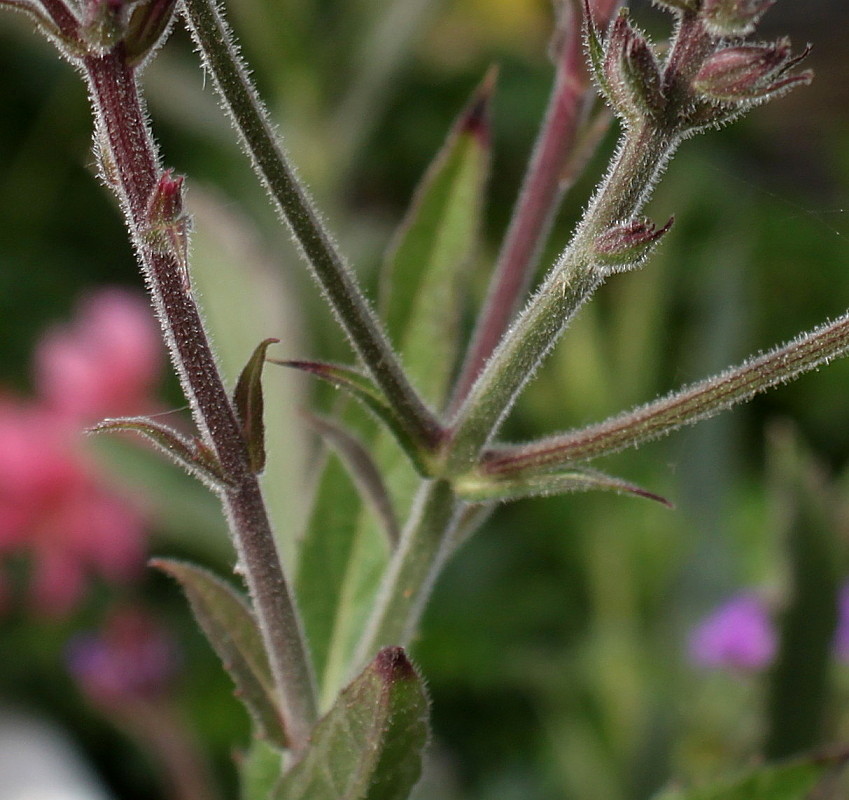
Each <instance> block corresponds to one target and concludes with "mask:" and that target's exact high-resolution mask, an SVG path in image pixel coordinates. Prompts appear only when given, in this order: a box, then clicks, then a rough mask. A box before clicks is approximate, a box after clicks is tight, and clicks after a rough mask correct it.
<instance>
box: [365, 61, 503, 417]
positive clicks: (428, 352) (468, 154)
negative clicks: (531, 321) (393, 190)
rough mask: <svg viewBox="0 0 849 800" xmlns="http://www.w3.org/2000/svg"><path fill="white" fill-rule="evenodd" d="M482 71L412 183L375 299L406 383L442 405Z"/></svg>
mask: <svg viewBox="0 0 849 800" xmlns="http://www.w3.org/2000/svg"><path fill="white" fill-rule="evenodd" d="M494 83H495V72H494V71H490V72H489V73H488V74H487V76H486V78H485V79H484V81H483V83H482V84H481V85H480V86H479V87H478V89H477V90H476V92H475V93H474V95H473V96H472V98H471V100H470V101H469V104H468V105H467V106H466V108H465V109H464V110H463V112H462V113H461V115H460V117H459V118H458V120H457V122H456V123H455V125H454V127H453V128H452V130H451V132H450V133H449V135H448V139H447V140H446V142H445V144H444V145H443V147H442V149H441V150H440V152H439V153H438V154H437V156H436V158H435V160H434V161H433V163H432V164H431V166H430V168H429V169H428V171H427V172H426V173H425V176H424V178H423V180H422V182H421V184H420V185H419V187H418V189H417V190H416V192H415V195H414V197H413V202H412V205H411V207H410V209H409V211H408V212H407V214H406V216H405V218H404V220H403V222H402V223H401V226H400V228H399V230H398V232H397V233H396V235H395V239H394V241H393V243H392V246H391V248H390V251H389V254H388V256H387V260H386V263H385V266H384V273H383V281H384V283H383V287H382V288H383V293H382V298H381V301H382V302H381V305H382V308H383V310H384V317H385V318H386V323H387V328H388V329H389V335H390V337H391V338H392V340H393V341H394V342H396V343H397V344H398V346H399V347H400V350H401V355H402V357H403V361H404V365H405V367H406V369H407V373H408V375H409V376H410V380H411V382H412V383H413V385H415V386H417V387H418V388H419V390H420V391H421V392H422V394H423V395H424V397H425V398H426V399H427V400H429V401H431V402H432V403H434V404H436V405H438V406H439V405H442V403H443V402H444V401H445V397H446V394H447V392H448V383H449V380H450V378H451V375H452V374H453V370H454V367H455V360H456V357H457V349H458V345H459V341H460V329H459V325H460V317H461V311H462V302H463V298H464V294H465V291H464V290H465V288H466V286H467V285H468V276H469V274H470V273H471V270H470V269H469V266H470V263H471V261H472V258H473V256H474V251H475V245H476V242H477V234H478V229H479V225H480V218H481V211H482V208H483V200H484V193H485V188H486V180H487V175H488V172H489V160H490V159H489V153H490V135H489V106H490V101H491V97H492V92H493V88H494Z"/></svg>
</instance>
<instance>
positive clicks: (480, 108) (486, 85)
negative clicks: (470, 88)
mask: <svg viewBox="0 0 849 800" xmlns="http://www.w3.org/2000/svg"><path fill="white" fill-rule="evenodd" d="M497 82H498V66H497V65H496V64H493V65H492V66H491V67H490V68H489V69H488V70H487V72H486V75H484V78H483V80H482V81H481V83H480V85H479V86H478V88H477V90H476V91H475V93H474V94H473V95H472V98H471V100H470V101H469V105H468V106H467V108H466V111H465V112H464V114H463V116H462V117H461V118H460V124H459V130H460V132H461V133H466V134H469V135H470V136H473V137H475V138H476V139H477V140H478V141H480V142H481V143H482V144H484V145H486V144H488V143H489V139H490V128H491V125H490V108H491V106H492V97H493V95H494V94H495V86H496V83H497Z"/></svg>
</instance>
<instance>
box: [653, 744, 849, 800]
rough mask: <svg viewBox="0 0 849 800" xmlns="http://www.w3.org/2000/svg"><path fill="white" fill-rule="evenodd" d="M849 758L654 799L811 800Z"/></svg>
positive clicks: (780, 768) (756, 773) (764, 770)
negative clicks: (816, 791)
mask: <svg viewBox="0 0 849 800" xmlns="http://www.w3.org/2000/svg"><path fill="white" fill-rule="evenodd" d="M846 759H847V753H839V754H835V755H832V756H825V757H822V758H812V759H804V760H798V761H790V762H787V763H783V764H778V765H773V766H768V767H760V768H758V769H754V770H751V771H749V772H747V773H745V774H743V775H740V776H738V777H737V778H733V779H731V780H728V781H723V782H721V783H715V784H713V785H710V786H704V787H701V788H698V789H673V790H672V791H667V792H662V793H661V794H659V795H656V796H655V798H654V800H808V798H810V797H812V792H813V791H814V790H815V789H816V788H817V786H818V785H819V784H820V783H821V782H822V781H823V780H824V779H826V778H827V777H829V776H830V775H831V774H833V773H834V772H835V771H836V770H839V769H841V768H842V767H843V765H844V764H845V762H846Z"/></svg>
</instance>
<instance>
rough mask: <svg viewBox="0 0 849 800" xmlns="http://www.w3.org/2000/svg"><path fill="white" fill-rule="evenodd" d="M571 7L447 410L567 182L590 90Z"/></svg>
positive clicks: (491, 344)
mask: <svg viewBox="0 0 849 800" xmlns="http://www.w3.org/2000/svg"><path fill="white" fill-rule="evenodd" d="M616 5H618V2H615V3H613V4H611V8H610V9H609V14H612V12H613V8H614V7H615V6H616ZM573 8H574V7H573V6H572V5H568V6H565V5H564V8H563V11H562V14H563V18H562V19H561V20H560V21H559V23H558V38H559V41H558V42H557V48H556V59H557V60H556V73H555V80H554V87H553V89H552V92H551V97H550V98H549V103H548V108H547V110H546V114H545V117H544V119H543V123H542V126H541V128H540V131H539V135H538V137H537V142H536V144H535V146H534V150H533V154H532V156H531V161H530V163H529V164H528V169H527V172H526V174H525V178H524V182H523V184H522V189H521V191H520V193H519V198H518V200H517V202H516V208H515V209H514V212H513V215H512V218H511V222H510V226H509V228H508V230H507V234H506V237H505V239H504V242H503V244H502V246H501V251H500V252H499V255H498V260H497V262H496V267H495V274H494V276H493V280H492V283H491V284H490V289H489V294H488V295H487V298H486V302H485V304H484V307H483V310H482V311H481V315H480V317H479V320H478V324H477V326H476V328H475V331H474V333H473V335H472V342H471V345H470V346H469V350H468V353H467V355H466V359H465V362H464V364H463V369H462V370H461V373H460V378H459V380H458V381H457V384H456V387H455V390H454V396H453V399H452V406H451V410H452V411H456V409H457V407H459V405H460V403H461V402H462V401H463V400H464V399H465V397H466V395H467V394H468V392H469V389H471V387H472V384H473V383H474V381H475V378H477V376H478V373H479V372H480V371H481V369H482V367H483V365H484V364H485V363H486V361H487V359H488V358H489V357H490V356H491V355H492V353H493V351H494V350H495V347H496V345H497V344H498V342H499V340H500V339H501V337H502V336H503V335H504V332H505V331H506V330H507V326H508V325H509V324H510V321H511V320H512V319H513V316H514V315H515V314H516V312H517V311H518V309H519V305H520V304H521V302H522V299H523V298H524V297H525V295H526V293H527V291H528V288H529V286H530V283H531V280H532V279H533V275H534V271H535V270H536V266H537V263H538V261H539V255H540V251H541V250H542V247H543V245H544V243H545V241H546V238H547V237H548V234H549V232H550V230H551V226H552V224H553V221H554V217H555V215H556V213H557V210H558V208H559V207H560V204H561V201H562V199H563V195H564V194H565V192H566V189H567V188H568V178H567V179H564V173H565V171H566V167H567V165H568V163H569V160H570V158H571V157H572V156H573V154H574V150H575V146H576V140H577V138H578V132H579V130H580V127H581V123H582V122H583V121H584V119H585V117H586V113H587V111H588V108H589V106H590V104H591V103H592V100H593V96H594V92H593V90H592V89H591V88H590V79H589V75H588V74H587V70H586V67H585V65H584V55H583V43H582V37H581V26H580V25H579V24H578V21H577V20H576V18H575V16H576V15H575V12H574V10H573ZM606 13H607V12H606ZM608 18H609V16H608Z"/></svg>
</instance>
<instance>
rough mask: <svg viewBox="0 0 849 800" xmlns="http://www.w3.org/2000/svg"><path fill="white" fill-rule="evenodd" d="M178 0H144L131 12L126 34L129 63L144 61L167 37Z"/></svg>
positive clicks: (131, 64) (136, 63)
mask: <svg viewBox="0 0 849 800" xmlns="http://www.w3.org/2000/svg"><path fill="white" fill-rule="evenodd" d="M176 5H177V0H144V1H143V2H141V3H139V4H138V5H137V6H136V7H135V8H134V9H133V12H132V14H130V19H129V21H128V22H127V29H126V33H125V34H124V51H125V53H126V55H127V63H128V64H129V65H130V66H136V65H138V64H140V63H142V62H143V61H144V60H145V59H146V58H147V57H148V56H149V55H150V54H151V53H152V52H153V51H154V50H155V49H156V48H157V47H158V46H159V45H160V44H161V43H162V42H163V41H164V40H165V38H166V36H167V33H168V28H169V26H170V25H171V22H172V20H173V19H174V8H175V7H176Z"/></svg>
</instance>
